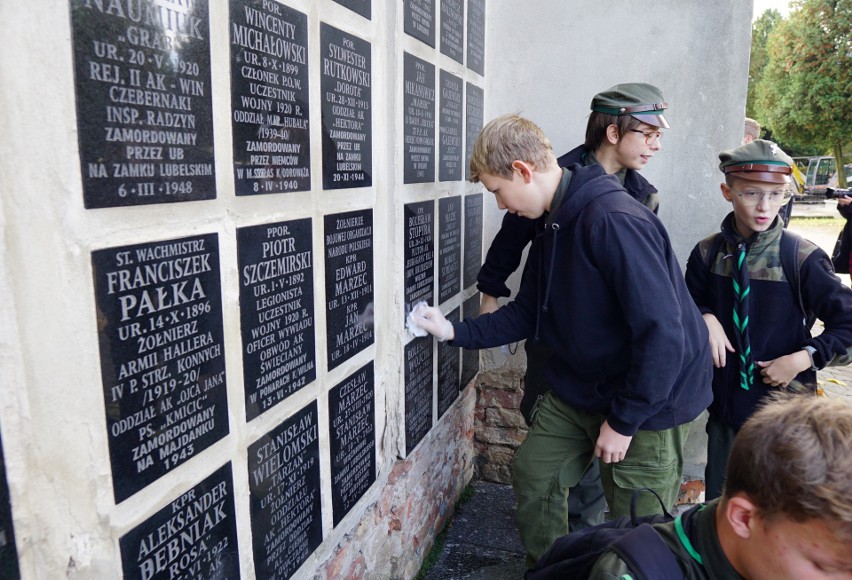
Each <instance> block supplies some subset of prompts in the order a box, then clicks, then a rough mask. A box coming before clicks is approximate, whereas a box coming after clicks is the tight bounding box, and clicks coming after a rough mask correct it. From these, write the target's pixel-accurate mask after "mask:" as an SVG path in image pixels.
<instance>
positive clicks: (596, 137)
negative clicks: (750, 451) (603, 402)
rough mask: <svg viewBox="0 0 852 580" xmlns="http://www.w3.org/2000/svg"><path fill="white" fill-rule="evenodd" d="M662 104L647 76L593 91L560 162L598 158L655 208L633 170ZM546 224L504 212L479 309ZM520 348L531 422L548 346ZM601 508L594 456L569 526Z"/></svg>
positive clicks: (655, 137) (648, 151)
mask: <svg viewBox="0 0 852 580" xmlns="http://www.w3.org/2000/svg"><path fill="white" fill-rule="evenodd" d="M667 107H668V105H667V103H666V102H665V99H664V98H663V94H662V92H661V91H660V89H658V88H657V87H655V86H654V85H651V84H647V83H622V84H618V85H615V86H614V87H611V88H609V89H607V90H606V91H602V92H600V93H598V94H597V95H595V96H594V98H593V99H592V104H591V110H592V113H591V115H590V116H589V121H588V123H587V125H586V140H585V143H584V144H583V145H580V146H578V147H576V148H574V149H572V150H571V151H569V152H568V153H566V154H564V155H562V156H561V157H559V158H558V159H557V163H558V164H559V166H560V167H570V166H571V165H573V164H575V163H578V164H580V165H583V166H589V165H600V166H601V167H602V168H603V170H604V171H605V172H606V173H609V174H612V175H615V176H616V177H617V178H618V180H619V182H620V183H621V185H622V186H623V187H624V189H625V190H626V191H627V193H629V194H630V195H631V196H632V197H633V198H635V199H636V200H637V201H639V202H640V203H642V205H644V206H645V207H647V208H648V209H650V210H651V211H653V212H654V213H657V209H658V207H659V202H658V197H657V189H656V188H655V187H654V186H653V185H652V184H651V183H649V182H648V180H646V179H645V178H644V177H642V176H641V175H640V174H639V173H638V172H639V171H640V170H641V169H642V168H643V167H644V166H645V164H646V163H648V161H650V160H651V158H652V157H653V156H654V155H655V154H656V153H657V152H659V150H660V147H661V137H662V133H661V129H668V128H669V124H668V122H667V121H666V119H665V117H664V116H663V113H664V111H665V109H666V108H667ZM543 223H544V218H543V217H542V218H540V219H539V220H531V219H528V218H524V217H520V216H518V215H515V214H513V213H511V212H506V214H505V215H504V216H503V223H502V225H501V227H500V231H499V232H497V235H496V236H495V237H494V240H493V241H492V243H491V246H490V248H489V249H488V253H487V254H486V257H485V262H484V263H483V265H482V268H481V269H480V271H479V275H478V277H477V288H478V289H479V290H480V292H482V306H481V308H480V314H486V313H489V312H494V311H495V310H497V308H499V305H498V303H497V299H498V298H499V297H508V296H510V295H511V291H510V290H509V287H508V286H507V285H506V280H507V279H508V278H509V276H510V275H511V274H512V273H513V272H514V271H515V270H517V268H518V266H519V265H520V263H521V257H522V255H523V251H524V248H525V247H526V246H527V244H529V243H530V242H531V241H533V239H534V238H535V237H536V233H537V232H541V230H542V228H543ZM524 350H525V352H526V355H527V370H526V374H525V375H524V395H523V399H522V400H521V404H520V411H521V414H522V415H523V417H524V419H525V420H526V422H527V425H530V424H531V423H532V414H533V408H534V406H535V404H536V403H537V402H538V401H539V400H540V399H541V398H542V397H543V396H544V394H545V393H546V392H547V391H549V390H550V387H549V386H548V384H547V381H546V380H545V378H544V375H543V371H544V365H545V363H546V362H547V359H548V358H550V355H551V353H552V350H551V349H550V348H549V347H547V346H545V345H543V344H542V343H541V342H540V341H537V340H535V339H532V338H531V339H529V340H527V341H526V342H525V343H524ZM605 508H606V501H605V499H604V492H603V488H602V487H601V482H600V469H599V467H598V463H597V459H595V460H594V461H593V462H592V464H591V465H590V466H589V468H588V470H587V471H586V473H585V474H583V478H582V479H581V480H580V482H579V483H578V484H577V485H576V486H575V487H573V488H571V490H570V493H569V495H568V514H569V519H568V527H569V530H570V531H572V532H573V531H577V530H580V529H582V528H585V527H588V526H591V525H595V524H598V523H600V522H602V521H603V514H604V510H605Z"/></svg>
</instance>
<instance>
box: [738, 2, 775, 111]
mask: <svg viewBox="0 0 852 580" xmlns="http://www.w3.org/2000/svg"><path fill="white" fill-rule="evenodd" d="M780 21H781V13H780V12H778V11H777V10H775V9H770V10H767V11H765V12H764V13H763V14H761V15H760V18H758V19H757V20H755V21H754V24H752V26H751V58H750V59H749V62H748V97H747V98H746V117H751V118H752V119H757V120H758V121H760V115H759V114H758V112H757V109H756V105H757V94H756V93H757V85H758V83H759V82H760V79H762V78H763V69H764V68H765V67H766V62H767V60H768V59H767V54H766V43H767V41H768V40H769V33H770V32H772V31H773V30H774V29H775V26H776V25H777V24H778V23H779V22H780Z"/></svg>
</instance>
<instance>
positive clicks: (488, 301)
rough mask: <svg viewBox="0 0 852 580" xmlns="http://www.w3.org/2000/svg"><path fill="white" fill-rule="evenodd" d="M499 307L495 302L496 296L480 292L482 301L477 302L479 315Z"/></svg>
mask: <svg viewBox="0 0 852 580" xmlns="http://www.w3.org/2000/svg"><path fill="white" fill-rule="evenodd" d="M498 308H500V305H499V304H497V298H495V297H494V296H491V295H490V294H485V293H484V292H483V294H482V302H481V303H480V304H479V314H480V316H481V315H483V314H491V313H492V312H494V311H495V310H497V309H498Z"/></svg>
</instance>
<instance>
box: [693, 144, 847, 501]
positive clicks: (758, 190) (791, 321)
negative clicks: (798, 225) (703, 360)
mask: <svg viewBox="0 0 852 580" xmlns="http://www.w3.org/2000/svg"><path fill="white" fill-rule="evenodd" d="M719 160H720V164H719V168H720V169H721V170H722V172H723V173H724V174H725V182H724V183H722V184H721V189H722V195H723V196H724V198H725V200H726V201H728V202H730V203H731V205H732V206H733V211H732V212H731V213H730V214H729V215H728V216H727V217H726V218H725V219H724V220H723V221H722V231H721V233H719V234H714V235H713V236H710V237H708V238H706V239H704V240H702V241H700V242H699V243H698V244H697V245H696V246H695V248H694V249H693V250H692V254H691V255H690V257H689V261H688V263H687V268H686V283H687V286H688V288H689V291H690V294H692V297H693V299H694V300H695V303H696V305H697V306H698V309H699V310H700V311H701V313H702V315H703V317H704V320H705V322H706V323H707V328H708V331H709V333H710V348H711V352H712V354H713V365H714V366H715V367H716V368H715V369H714V376H713V403H712V404H711V405H710V408H709V411H710V418H709V420H708V422H707V434H708V457H707V467H706V472H705V483H706V486H707V491H706V497H707V499H708V500H709V499H714V498H716V497H719V496H720V494H721V492H722V485H723V476H724V471H725V462H726V461H727V457H728V454H729V451H730V447H731V444H732V442H733V439H734V436H735V435H736V433H737V431H738V430H739V428H740V427H741V426H742V424H743V423H744V422H745V420H746V419H747V418H748V417H749V416H750V415H751V414H752V413H753V412H754V410H755V408H756V407H757V405H758V404H759V403H760V402H761V401H762V400H763V399H764V398H765V397H766V396H767V395H769V393H770V392H772V391H774V390H778V389H786V390H792V391H797V392H803V393H809V394H811V395H813V394H815V393H816V387H817V384H816V371H817V369H821V368H823V367H825V366H826V365H827V364H828V363H829V362H830V361H831V360H832V359H833V358H834V357H835V356H842V355H845V354H846V352H847V349H848V348H849V347H850V346H852V290H850V289H849V288H847V287H845V286H844V285H843V284H842V283H841V281H840V279H839V278H837V276H835V275H834V271H833V269H832V266H831V261H830V259H829V258H828V256H827V255H826V254H825V252H823V251H822V250H821V249H820V248H819V247H818V246H816V245H815V244H813V243H812V242H809V241H807V240H804V239H801V240H800V243H799V245H798V255H797V256H796V265H797V266H798V269H799V274H798V277H799V284H798V285H797V286H798V287H797V288H793V286H792V280H791V276H792V275H795V274H794V273H793V274H791V273H790V272H787V271H785V268H784V266H783V258H782V252H783V246H782V236H795V234H791V233H790V232H785V230H784V228H783V222H782V220H781V219H778V213H779V210H780V209H781V207H782V206H783V205H784V204H785V203H787V202H788V201H789V200H790V198H791V197H792V189H791V184H790V175H791V173H792V165H793V160H792V159H791V158H790V157H789V156H788V155H787V154H786V153H784V152H783V151H781V149H780V148H779V147H778V146H777V145H776V144H775V143H772V142H771V141H765V140H763V139H756V140H754V141H752V142H750V143H748V144H745V145H741V146H740V147H736V148H734V149H730V150H727V151H723V152H722V153H720V154H719ZM717 236H721V240H720V239H719V238H718V237H717ZM788 239H794V238H792V237H789V238H788ZM799 300H801V306H800V304H799ZM802 307H804V310H805V313H813V314H814V315H815V316H816V317H817V318H819V319H820V320H822V321H823V322H824V323H825V331H824V332H823V333H822V334H820V335H819V336H816V337H811V336H810V332H809V328H808V327H807V326H806V325H805V324H804V323H803V319H804V317H805V313H803V312H802ZM729 353H730V354H729Z"/></svg>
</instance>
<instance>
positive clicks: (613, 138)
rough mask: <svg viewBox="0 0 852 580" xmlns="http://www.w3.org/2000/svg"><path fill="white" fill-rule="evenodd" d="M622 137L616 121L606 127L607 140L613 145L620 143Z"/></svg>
mask: <svg viewBox="0 0 852 580" xmlns="http://www.w3.org/2000/svg"><path fill="white" fill-rule="evenodd" d="M620 138H621V135H619V134H618V127H617V126H616V125H615V124H614V123H613V124H612V125H610V126H609V127H607V128H606V140H607V141H609V142H610V143H611V144H612V145H618V140H619V139H620Z"/></svg>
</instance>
